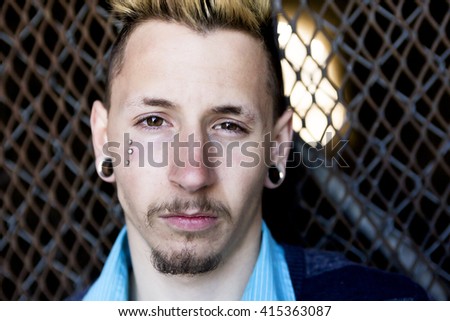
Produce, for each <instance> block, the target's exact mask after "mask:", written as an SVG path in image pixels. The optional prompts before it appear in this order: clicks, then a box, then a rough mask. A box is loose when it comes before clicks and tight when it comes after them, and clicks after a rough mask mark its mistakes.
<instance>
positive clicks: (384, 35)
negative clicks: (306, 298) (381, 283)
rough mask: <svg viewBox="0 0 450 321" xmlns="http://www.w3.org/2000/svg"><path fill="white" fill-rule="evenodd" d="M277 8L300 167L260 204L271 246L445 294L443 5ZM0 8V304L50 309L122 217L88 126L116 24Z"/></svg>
mask: <svg viewBox="0 0 450 321" xmlns="http://www.w3.org/2000/svg"><path fill="white" fill-rule="evenodd" d="M274 5H275V12H276V14H277V15H278V17H279V21H280V24H281V25H283V27H284V29H285V30H288V33H284V34H280V46H281V52H282V55H283V68H284V73H285V77H286V78H285V79H286V84H287V85H286V94H287V95H288V96H289V98H290V101H291V104H292V105H293V106H294V107H296V110H297V113H298V115H299V117H298V118H296V126H297V127H298V130H299V135H298V137H297V143H296V151H297V152H298V153H297V154H296V157H294V158H293V163H295V162H297V163H298V162H299V161H300V163H302V165H301V166H292V168H291V169H289V172H288V179H287V181H286V182H285V184H284V185H283V186H282V187H281V188H280V190H278V191H275V192H273V193H272V194H271V195H268V197H270V198H268V199H270V200H272V201H269V202H268V204H266V208H267V209H268V213H265V216H266V219H267V220H268V222H269V224H270V225H273V229H274V234H275V237H276V238H278V239H280V240H286V241H293V240H295V241H298V240H301V242H302V243H303V244H305V245H306V246H313V247H317V248H325V249H334V250H339V251H342V252H344V253H346V254H347V255H348V256H349V257H350V258H351V259H354V260H357V261H360V262H364V263H366V264H370V265H374V266H378V267H379V268H382V269H386V270H392V271H400V272H402V273H405V274H407V275H409V276H410V277H412V278H413V279H414V280H416V281H417V282H419V283H420V284H421V285H422V286H423V287H424V288H426V289H427V290H428V291H429V293H430V294H431V295H432V296H434V297H435V298H436V299H441V300H445V299H449V298H450V275H449V270H450V256H449V246H450V245H449V243H450V242H449V235H450V226H449V221H450V217H449V216H450V215H449V213H450V211H449V209H450V208H449V207H450V205H449V192H450V187H449V186H450V185H449V178H450V168H449V164H450V155H449V149H450V139H449V137H450V135H449V126H448V124H449V122H450V109H449V107H450V89H449V83H450V82H449V77H450V72H449V65H450V63H449V62H450V41H449V37H448V34H449V29H450V22H449V20H450V10H449V6H450V4H449V2H448V1H431V0H429V1H425V0H424V1H390V0H389V1H388V0H386V1H381V0H380V1H364V0H359V1H358V0H349V1H340V0H339V1H337V0H334V1H328V0H327V1H325V0H324V1H312V0H311V1H303V0H302V1H281V0H277V1H274ZM0 10H1V11H0V62H1V66H0V76H1V78H0V79H1V83H0V114H1V118H0V129H1V130H0V140H1V146H2V149H1V153H0V235H1V239H0V260H1V261H0V283H1V290H0V299H2V300H5V299H6V300H17V299H32V300H38V299H39V300H47V299H50V300H59V299H63V298H65V297H66V296H68V295H70V294H71V293H73V292H74V291H76V290H80V289H82V288H83V287H84V286H86V285H87V284H89V283H90V282H91V281H92V280H94V279H95V277H96V276H97V275H98V273H99V271H100V269H101V267H102V265H103V262H104V261H105V259H106V256H107V254H108V251H109V248H110V247H111V245H112V242H113V241H114V239H115V236H116V235H117V233H118V231H119V228H120V226H121V225H122V224H123V219H122V214H121V209H120V206H119V205H118V203H117V199H116V196H115V194H114V189H113V188H112V187H111V186H109V185H108V184H104V183H102V181H101V180H100V179H99V178H98V177H97V175H96V172H95V165H94V161H93V152H92V148H91V145H90V129H89V113H90V105H91V104H92V102H93V100H94V99H97V98H103V93H104V75H105V74H104V69H105V61H106V59H107V52H108V49H109V47H110V45H111V42H112V40H113V39H114V35H115V33H116V31H117V30H116V28H115V27H114V25H113V23H112V21H111V18H110V17H109V15H108V11H107V10H108V7H107V5H106V4H105V3H104V2H102V1H92V2H84V1H77V0H72V1H67V2H62V1H52V0H49V1H37V0H22V1H10V0H6V1H4V2H3V4H2V5H1V9H0ZM280 30H281V29H280ZM281 31H282V30H281ZM281 31H280V33H281ZM283 37H284V38H283ZM315 40H317V41H319V42H317V41H315ZM317 46H318V47H317ZM320 46H322V47H324V48H325V49H327V50H328V51H327V52H326V54H315V52H316V47H317V48H319V47H320ZM290 48H294V49H292V50H291V49H290ZM317 50H318V49H317ZM302 52H304V54H303V53H302ZM301 55H304V56H301ZM300 56H301V57H300ZM299 57H300V58H301V59H300V58H299ZM308 57H309V58H308ZM311 66H312V67H311ZM292 75H293V76H292ZM325 89H327V91H326V92H325V93H324V94H321V91H322V90H325ZM336 115H341V118H340V120H339V119H338V118H337V116H336ZM313 116H314V117H313ZM318 118H320V119H322V122H321V123H320V125H318V123H317V122H316V120H317V119H318ZM315 119H316V120H315ZM317 128H322V129H323V130H321V131H317ZM326 132H328V133H331V134H332V135H334V136H333V137H331V136H330V135H329V134H325V133H326ZM304 141H307V142H309V143H311V142H313V141H314V142H316V143H317V142H318V143H317V144H315V148H314V149H313V150H312V151H314V152H315V153H316V154H315V155H316V156H317V159H321V160H323V162H324V163H322V164H325V166H311V165H312V164H311V163H308V161H310V158H307V157H306V156H309V157H310V156H311V150H309V154H306V153H304V152H302V151H304V147H305V146H309V145H305V144H304V143H303V142H304ZM343 141H348V143H346V144H343V143H342V142H343ZM339 144H340V145H339ZM333 145H334V146H333ZM336 146H337V148H340V149H337V148H335V147H336ZM336 150H338V153H337V154H336ZM333 152H334V154H333ZM330 155H331V157H330ZM333 156H334V157H333ZM336 156H341V157H340V158H336ZM336 159H339V160H340V162H333V160H336ZM305 165H307V166H305ZM280 197H282V199H281V201H280ZM274 199H275V200H277V201H276V202H274V201H273V200H274ZM289 200H290V201H289ZM275 211H276V212H277V213H275ZM281 212H285V213H288V214H289V215H287V216H280V214H279V213H281ZM280 217H281V218H282V219H280ZM288 229H290V232H291V234H289V233H288Z"/></svg>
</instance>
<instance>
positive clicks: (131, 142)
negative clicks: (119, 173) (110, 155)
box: [125, 139, 133, 166]
mask: <svg viewBox="0 0 450 321" xmlns="http://www.w3.org/2000/svg"><path fill="white" fill-rule="evenodd" d="M132 144H133V141H132V140H131V139H130V140H129V141H128V145H129V146H131V145H132ZM127 153H128V155H131V154H133V149H132V148H131V147H129V148H128V150H127ZM125 166H130V159H129V157H127V159H126V160H125Z"/></svg>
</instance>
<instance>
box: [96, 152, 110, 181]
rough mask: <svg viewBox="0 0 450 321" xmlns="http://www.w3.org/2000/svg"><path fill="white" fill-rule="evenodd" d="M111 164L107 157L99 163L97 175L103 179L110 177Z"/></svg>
mask: <svg viewBox="0 0 450 321" xmlns="http://www.w3.org/2000/svg"><path fill="white" fill-rule="evenodd" d="M113 172H114V171H113V163H112V159H111V158H109V157H107V158H105V159H104V160H103V161H102V162H101V163H100V168H99V170H98V173H99V174H100V176H102V177H103V178H107V177H110V176H111V175H112V174H113Z"/></svg>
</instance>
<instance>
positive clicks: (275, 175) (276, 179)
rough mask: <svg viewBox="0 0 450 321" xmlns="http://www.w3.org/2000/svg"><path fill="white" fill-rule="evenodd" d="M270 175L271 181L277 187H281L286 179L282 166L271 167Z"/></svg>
mask: <svg viewBox="0 0 450 321" xmlns="http://www.w3.org/2000/svg"><path fill="white" fill-rule="evenodd" d="M268 175H269V179H270V181H271V182H272V183H273V184H274V185H276V186H279V185H281V183H283V180H284V178H285V174H284V170H283V167H282V166H281V165H271V166H270V167H269V172H268Z"/></svg>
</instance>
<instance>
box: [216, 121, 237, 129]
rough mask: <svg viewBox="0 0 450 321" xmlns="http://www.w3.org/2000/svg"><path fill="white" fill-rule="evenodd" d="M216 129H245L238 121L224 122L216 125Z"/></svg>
mask: <svg viewBox="0 0 450 321" xmlns="http://www.w3.org/2000/svg"><path fill="white" fill-rule="evenodd" d="M214 128H215V129H223V130H227V131H231V132H238V131H243V128H242V127H241V126H239V125H238V124H236V123H232V122H228V121H227V122H224V123H221V124H218V125H216V126H214Z"/></svg>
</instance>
